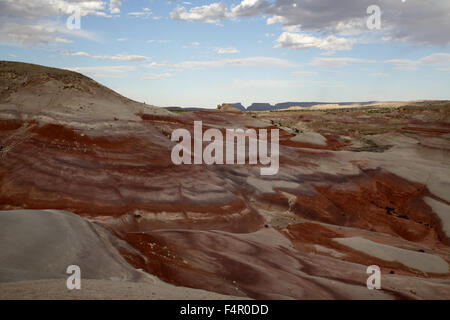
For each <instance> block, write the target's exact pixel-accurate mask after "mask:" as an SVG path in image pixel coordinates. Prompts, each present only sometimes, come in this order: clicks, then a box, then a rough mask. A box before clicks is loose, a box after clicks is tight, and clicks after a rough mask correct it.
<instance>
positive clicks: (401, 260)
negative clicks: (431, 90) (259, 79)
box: [0, 62, 450, 299]
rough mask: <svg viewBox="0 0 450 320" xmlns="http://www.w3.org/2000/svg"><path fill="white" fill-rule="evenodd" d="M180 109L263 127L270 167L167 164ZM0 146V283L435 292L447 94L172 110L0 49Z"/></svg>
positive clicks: (17, 291)
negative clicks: (274, 167) (275, 142)
mask: <svg viewBox="0 0 450 320" xmlns="http://www.w3.org/2000/svg"><path fill="white" fill-rule="evenodd" d="M194 121H202V122H203V128H204V130H206V129H208V128H218V129H222V130H223V129H225V128H265V129H276V128H278V129H280V169H279V172H278V174H277V175H273V176H261V175H260V171H259V165H209V166H208V165H205V164H203V165H179V166H177V165H174V164H173V163H172V161H171V158H170V154H171V150H172V147H173V146H174V145H175V142H172V141H171V140H170V137H171V133H172V131H173V130H175V129H179V128H185V129H188V130H190V131H192V129H193V124H194ZM0 146H1V147H0V149H1V150H0V210H1V211H0V239H1V241H0V299H10V298H19V299H22V298H25V299H33V298H43V299H55V298H67V299H80V298H86V299H230V298H238V299H241V298H245V299H248V298H250V299H450V270H449V263H450V157H449V151H450V103H449V102H446V101H414V102H404V103H399V102H397V103H372V104H371V105H370V106H364V107H354V108H348V109H341V108H337V107H333V106H330V108H326V107H324V106H321V107H316V108H312V109H308V108H290V109H288V110H281V111H260V112H256V111H252V112H242V111H240V110H238V109H236V108H233V107H232V106H229V105H227V106H225V107H224V108H221V110H210V111H207V110H201V111H192V112H171V111H169V110H166V109H163V108H158V107H154V106H149V105H145V104H141V103H138V102H134V101H131V100H129V99H127V98H125V97H122V96H120V95H119V94H117V93H115V92H113V91H111V90H109V89H108V88H106V87H104V86H102V85H100V84H98V83H97V82H95V81H93V80H91V79H89V78H87V77H85V76H82V75H80V74H78V73H74V72H70V71H66V70H60V69H53V68H47V67H41V66H36V65H30V64H22V63H13V62H0ZM72 264H75V265H79V266H80V267H81V271H82V274H81V275H82V289H81V290H74V291H69V290H68V289H67V288H66V279H67V277H68V275H67V274H66V273H65V271H66V268H67V266H69V265H72ZM370 265H378V266H379V267H380V268H381V273H382V276H381V286H382V288H381V290H368V289H367V287H366V280H367V278H368V276H369V275H368V274H367V273H366V269H367V267H368V266H370Z"/></svg>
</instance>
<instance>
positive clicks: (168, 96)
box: [0, 0, 450, 108]
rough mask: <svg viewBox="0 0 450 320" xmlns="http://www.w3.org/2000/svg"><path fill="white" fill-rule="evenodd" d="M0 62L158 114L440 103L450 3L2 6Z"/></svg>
mask: <svg viewBox="0 0 450 320" xmlns="http://www.w3.org/2000/svg"><path fill="white" fill-rule="evenodd" d="M378 13H379V14H378ZM77 14H79V17H80V19H79V21H80V24H79V25H77V21H78V19H77V18H76V17H77ZM0 60H9V61H21V62H28V63H35V64H40V65H45V66H51V67H57V68H64V69H69V70H73V71H77V72H80V73H82V74H85V75H87V76H89V77H91V78H93V79H95V80H96V81H98V82H100V83H102V84H103V85H106V86H108V87H110V88H111V89H113V90H115V91H117V92H119V93H120V94H122V95H124V96H126V97H129V98H131V99H134V100H137V101H141V102H145V103H147V104H152V105H157V106H163V107H167V106H182V107H207V108H215V107H216V106H217V104H221V103H224V102H228V103H236V102H241V103H242V104H243V105H244V106H248V105H250V104H251V103H253V102H268V103H272V104H275V103H280V102H288V101H294V102H297V101H320V102H344V101H346V102H348V101H372V100H379V101H397V100H418V99H444V100H445V99H450V1H449V0H271V1H269V0H243V1H240V0H231V1H225V0H223V1H217V0H191V1H164V0H110V1H100V0H71V1H69V0H0Z"/></svg>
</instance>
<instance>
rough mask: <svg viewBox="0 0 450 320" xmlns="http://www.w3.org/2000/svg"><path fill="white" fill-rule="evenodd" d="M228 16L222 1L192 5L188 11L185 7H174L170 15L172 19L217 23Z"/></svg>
mask: <svg viewBox="0 0 450 320" xmlns="http://www.w3.org/2000/svg"><path fill="white" fill-rule="evenodd" d="M227 16H228V10H227V7H226V6H225V5H224V4H223V3H222V2H216V3H212V4H209V5H204V6H199V7H193V8H191V9H190V10H189V11H188V10H187V9H186V8H185V7H176V8H175V9H174V10H173V11H172V12H171V13H170V17H171V18H172V19H174V20H184V21H200V22H205V23H217V22H218V21H220V20H224V19H226V18H227Z"/></svg>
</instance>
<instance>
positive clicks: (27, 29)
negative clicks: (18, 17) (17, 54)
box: [0, 22, 95, 46]
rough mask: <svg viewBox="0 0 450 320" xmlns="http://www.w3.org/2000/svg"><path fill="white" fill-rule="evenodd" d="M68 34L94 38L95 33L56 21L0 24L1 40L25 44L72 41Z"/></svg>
mask: <svg viewBox="0 0 450 320" xmlns="http://www.w3.org/2000/svg"><path fill="white" fill-rule="evenodd" d="M67 36H77V37H82V38H86V39H94V38H95V37H94V35H92V34H91V33H89V32H86V31H83V30H69V29H67V28H66V26H65V25H61V24H56V23H54V22H40V23H35V24H26V23H15V22H6V23H1V24H0V42H2V43H7V44H10V43H14V44H19V45H24V46H35V45H49V44H54V43H70V42H72V41H71V40H69V39H67V38H66V37H67Z"/></svg>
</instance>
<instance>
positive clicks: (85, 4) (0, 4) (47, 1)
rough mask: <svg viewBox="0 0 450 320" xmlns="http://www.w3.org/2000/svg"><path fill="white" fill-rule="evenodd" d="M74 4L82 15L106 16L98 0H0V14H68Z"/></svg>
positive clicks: (102, 3)
mask: <svg viewBox="0 0 450 320" xmlns="http://www.w3.org/2000/svg"><path fill="white" fill-rule="evenodd" d="M112 2H115V4H113V6H114V5H116V4H117V1H114V0H113V1H112ZM119 2H120V1H119ZM75 6H77V7H79V8H80V13H81V15H82V16H87V15H97V16H108V15H107V14H106V13H105V12H104V10H105V3H104V1H100V0H82V1H74V0H13V1H10V0H2V1H0V16H2V17H7V18H24V19H39V18H48V17H54V16H60V15H65V16H68V15H71V14H72V13H73V12H74V7H75ZM114 8H117V7H114Z"/></svg>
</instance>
